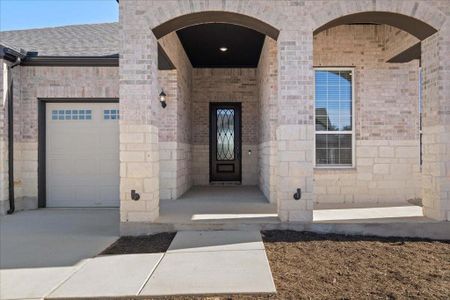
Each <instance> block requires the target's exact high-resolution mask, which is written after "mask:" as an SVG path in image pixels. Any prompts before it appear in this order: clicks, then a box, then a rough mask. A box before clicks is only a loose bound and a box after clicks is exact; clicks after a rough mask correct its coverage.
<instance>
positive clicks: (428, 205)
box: [422, 2, 450, 221]
mask: <svg viewBox="0 0 450 300" xmlns="http://www.w3.org/2000/svg"><path fill="white" fill-rule="evenodd" d="M447 4H448V2H447ZM443 9H444V11H445V9H446V11H447V15H449V16H450V6H449V5H447V6H446V7H443ZM449 57H450V21H449V20H447V22H446V23H445V25H444V26H443V28H441V31H440V32H437V33H435V34H434V35H432V36H431V37H429V38H427V39H426V40H425V41H423V42H422V76H423V80H422V82H423V94H422V95H423V106H424V107H423V144H424V145H423V154H424V156H423V167H422V172H423V177H422V193H423V206H424V209H423V210H424V214H425V215H426V216H428V217H431V218H434V219H437V220H446V221H450V61H449Z"/></svg>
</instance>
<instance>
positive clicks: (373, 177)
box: [314, 25, 421, 204]
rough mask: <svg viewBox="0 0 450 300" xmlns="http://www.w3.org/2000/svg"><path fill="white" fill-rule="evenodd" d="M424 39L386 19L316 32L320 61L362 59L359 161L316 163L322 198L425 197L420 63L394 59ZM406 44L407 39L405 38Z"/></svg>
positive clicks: (355, 62)
mask: <svg viewBox="0 0 450 300" xmlns="http://www.w3.org/2000/svg"><path fill="white" fill-rule="evenodd" d="M416 42H417V39H415V38H414V37H413V36H412V35H410V34H408V33H406V32H404V31H401V30H398V29H395V28H393V27H390V26H386V25H381V26H380V25H359V26H354V25H345V26H338V27H333V28H331V29H329V30H326V31H324V32H321V33H319V34H317V35H316V36H315V37H314V65H315V66H336V67H339V66H341V67H354V68H355V72H354V76H355V79H354V81H355V95H354V97H355V107H354V109H355V118H356V120H355V125H356V126H355V127H356V128H355V134H356V150H355V151H356V162H355V165H356V167H355V168H351V169H349V170H342V169H326V170H325V169H315V172H314V179H315V188H316V190H315V193H316V195H317V198H316V202H317V203H320V204H330V203H333V204H336V203H350V204H351V203H357V204H369V203H371V204H376V203H396V202H398V203H402V202H406V201H407V200H408V199H413V198H420V197H421V190H420V187H421V184H420V181H421V173H420V171H421V169H420V143H419V130H420V128H419V121H420V115H419V65H418V62H417V61H413V62H410V63H401V64H394V63H386V60H388V59H389V58H391V57H392V56H393V55H394V54H393V53H399V52H395V51H393V50H392V48H393V46H392V44H396V46H395V47H396V49H400V50H399V51H400V52H401V51H403V50H406V49H407V48H408V46H412V45H413V44H415V43H416ZM405 45H406V46H405Z"/></svg>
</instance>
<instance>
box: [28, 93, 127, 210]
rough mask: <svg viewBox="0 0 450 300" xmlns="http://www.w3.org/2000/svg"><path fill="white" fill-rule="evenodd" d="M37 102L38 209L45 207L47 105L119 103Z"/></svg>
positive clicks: (84, 100) (112, 100) (105, 100)
mask: <svg viewBox="0 0 450 300" xmlns="http://www.w3.org/2000/svg"><path fill="white" fill-rule="evenodd" d="M37 100H38V208H45V207H47V178H46V177H47V175H46V168H47V162H46V155H47V152H46V141H47V140H46V134H47V133H46V129H47V128H46V122H47V118H46V113H47V105H46V104H47V103H119V98H60V97H59V98H37Z"/></svg>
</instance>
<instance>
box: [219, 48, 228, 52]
mask: <svg viewBox="0 0 450 300" xmlns="http://www.w3.org/2000/svg"><path fill="white" fill-rule="evenodd" d="M219 50H220V51H222V52H227V51H228V48H227V47H220V48H219Z"/></svg>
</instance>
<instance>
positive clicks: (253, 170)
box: [153, 11, 279, 223]
mask: <svg viewBox="0 0 450 300" xmlns="http://www.w3.org/2000/svg"><path fill="white" fill-rule="evenodd" d="M153 33H154V34H155V36H156V38H157V39H158V44H159V46H160V47H161V49H162V50H164V53H166V55H167V57H168V58H169V59H170V61H171V62H172V64H173V66H174V68H175V69H174V70H159V72H158V79H159V85H160V86H161V88H162V89H164V91H165V93H166V94H167V107H166V108H164V109H162V108H161V109H160V111H159V112H158V115H159V116H160V121H159V147H160V153H161V156H160V178H161V180H160V184H159V188H160V199H161V201H160V212H161V213H160V214H161V216H160V219H161V221H162V222H168V223H170V222H173V218H172V214H173V213H174V212H176V211H180V210H181V211H183V217H182V218H184V219H183V222H199V221H200V222H201V221H205V220H211V219H215V218H222V219H227V218H231V219H233V218H244V219H245V218H260V217H267V216H270V217H276V216H277V206H276V203H275V202H276V197H275V192H274V189H275V185H274V182H275V179H274V172H273V171H271V168H272V169H273V168H274V166H273V165H271V164H273V162H272V161H271V160H270V157H271V155H272V156H273V155H274V154H273V153H272V151H274V147H275V146H274V145H273V144H271V141H273V140H275V126H276V111H274V110H276V105H274V104H275V103H276V99H277V90H276V88H277V85H276V82H277V77H276V76H277V42H276V39H277V38H278V34H279V31H278V30H277V29H276V28H275V27H273V26H271V25H268V24H266V23H265V22H263V21H260V20H258V19H255V18H253V17H250V16H245V15H242V14H237V13H230V12H211V11H209V12H201V13H193V14H188V15H184V16H180V17H177V18H174V19H172V20H169V21H167V22H165V23H163V24H161V25H159V26H157V27H155V28H153ZM174 200H177V201H174ZM205 201H206V202H205ZM232 215H234V217H231V216H232ZM227 216H228V217H227ZM222 221H223V220H222Z"/></svg>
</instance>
